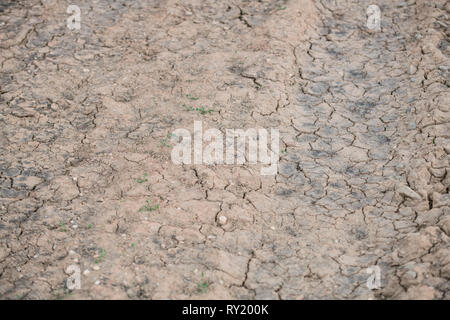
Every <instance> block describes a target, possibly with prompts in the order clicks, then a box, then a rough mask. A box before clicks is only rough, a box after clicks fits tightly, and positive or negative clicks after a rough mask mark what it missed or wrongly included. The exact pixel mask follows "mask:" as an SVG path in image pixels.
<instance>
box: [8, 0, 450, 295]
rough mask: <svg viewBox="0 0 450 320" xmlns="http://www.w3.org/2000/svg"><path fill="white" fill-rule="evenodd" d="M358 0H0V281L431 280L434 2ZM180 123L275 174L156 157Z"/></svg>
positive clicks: (295, 283) (438, 257)
mask: <svg viewBox="0 0 450 320" xmlns="http://www.w3.org/2000/svg"><path fill="white" fill-rule="evenodd" d="M372 2H373V1H365V0H363V1H350V0H346V1H331V0H322V1H319V0H317V1H312V0H298V1H294V0H291V1H268V0H261V1H244V0H233V1H213V0H206V1H200V0H189V1H183V2H181V1H171V0H167V1H165V0H153V1H125V0H118V1H106V0H104V1H100V0H97V1H86V0H84V1H77V3H76V4H77V5H78V6H79V7H80V8H81V30H79V31H72V30H69V29H68V28H67V26H66V19H67V17H68V16H69V14H67V13H66V9H67V6H68V5H69V4H72V3H69V2H67V1H56V0H45V1H44V0H42V1H35V0H26V1H20V2H15V1H10V0H6V1H2V3H1V4H0V30H1V32H0V67H1V68H0V94H1V96H0V124H1V127H0V130H1V135H0V145H1V150H0V298H1V299H55V298H66V299H71V298H74V299H78V298H95V299H117V298H126V299H128V298H131V299H189V298H194V299H198V298H204V299H222V298H230V299H237V298H239V299H323V298H331V299H411V298H421V299H448V298H449V277H450V254H449V241H448V240H449V232H450V217H449V207H450V196H449V182H450V176H449V157H448V154H449V152H450V143H449V142H450V140H449V139H450V134H449V133H450V130H449V129H450V121H449V112H450V111H449V105H450V103H449V102H450V91H449V89H448V87H449V67H450V59H449V54H450V52H449V51H450V46H449V40H448V39H449V34H450V29H449V21H448V15H449V14H450V4H449V2H446V1H441V0H435V1H424V0H416V1H414V0H412V1H406V2H403V1H387V0H380V1H376V4H377V5H379V7H380V8H381V14H382V16H381V28H382V29H381V31H380V32H370V31H369V30H368V29H367V28H366V21H367V16H366V9H367V7H368V6H369V5H370V4H372ZM197 98H198V99H197ZM186 106H187V108H186ZM201 106H204V107H205V108H207V109H206V110H211V111H210V112H203V113H204V114H202V112H198V111H196V110H195V108H198V107H201ZM189 107H192V108H189ZM193 109H194V110H193ZM194 120H201V121H203V127H204V128H219V129H220V130H225V128H244V129H245V128H271V127H274V128H279V129H280V140H281V141H280V142H281V149H282V152H281V153H280V163H279V168H278V173H277V174H276V175H274V176H261V175H260V171H259V166H253V165H242V166H226V165H222V166H202V165H182V166H181V165H175V164H173V163H172V162H171V160H170V152H171V145H170V142H169V141H168V140H167V136H168V135H170V133H171V132H173V131H174V130H175V129H177V128H187V129H190V130H191V132H192V128H193V122H194ZM147 200H148V202H147ZM72 264H75V265H78V266H80V268H81V289H80V290H74V291H70V290H68V289H67V288H66V279H67V278H68V274H67V273H66V272H67V268H68V266H70V265H72ZM373 265H377V266H379V267H380V269H381V288H380V289H379V290H369V289H368V288H367V286H366V280H367V278H368V277H369V274H367V273H366V269H367V267H369V266H373ZM86 270H87V271H86Z"/></svg>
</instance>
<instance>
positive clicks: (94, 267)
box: [92, 266, 100, 271]
mask: <svg viewBox="0 0 450 320" xmlns="http://www.w3.org/2000/svg"><path fill="white" fill-rule="evenodd" d="M92 269H94V270H95V271H98V270H100V267H99V266H93V267H92Z"/></svg>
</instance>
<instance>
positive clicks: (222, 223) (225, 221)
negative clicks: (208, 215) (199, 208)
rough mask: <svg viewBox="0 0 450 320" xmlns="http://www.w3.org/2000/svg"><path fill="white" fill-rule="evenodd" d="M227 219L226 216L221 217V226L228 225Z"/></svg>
mask: <svg viewBox="0 0 450 320" xmlns="http://www.w3.org/2000/svg"><path fill="white" fill-rule="evenodd" d="M227 220H228V219H227V217H225V216H220V217H219V224H221V225H224V224H226V223H227Z"/></svg>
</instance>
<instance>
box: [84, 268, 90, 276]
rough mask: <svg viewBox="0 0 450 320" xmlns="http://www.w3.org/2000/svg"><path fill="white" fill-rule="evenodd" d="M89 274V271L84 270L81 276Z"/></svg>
mask: <svg viewBox="0 0 450 320" xmlns="http://www.w3.org/2000/svg"><path fill="white" fill-rule="evenodd" d="M89 273H91V272H90V271H89V269H86V270H84V271H83V274H84V275H85V276H87V275H88V274H89Z"/></svg>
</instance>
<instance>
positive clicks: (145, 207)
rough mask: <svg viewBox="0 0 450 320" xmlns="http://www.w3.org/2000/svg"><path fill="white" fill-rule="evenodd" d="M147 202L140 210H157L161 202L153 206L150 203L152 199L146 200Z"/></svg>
mask: <svg viewBox="0 0 450 320" xmlns="http://www.w3.org/2000/svg"><path fill="white" fill-rule="evenodd" d="M145 202H146V204H145V205H144V206H143V207H141V208H140V209H139V212H143V211H149V212H152V211H155V210H158V209H159V204H157V205H155V206H154V207H153V206H151V205H150V201H149V200H146V201H145Z"/></svg>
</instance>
